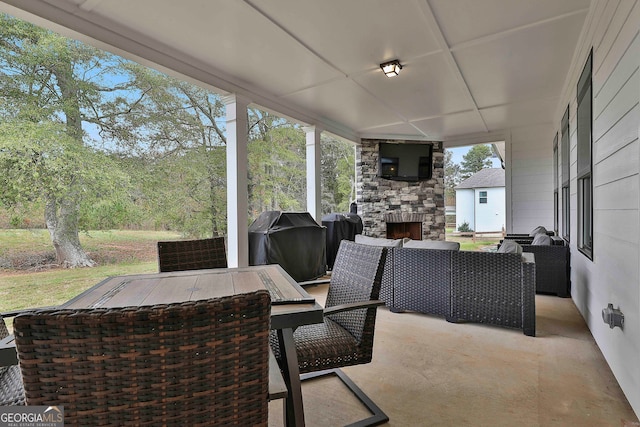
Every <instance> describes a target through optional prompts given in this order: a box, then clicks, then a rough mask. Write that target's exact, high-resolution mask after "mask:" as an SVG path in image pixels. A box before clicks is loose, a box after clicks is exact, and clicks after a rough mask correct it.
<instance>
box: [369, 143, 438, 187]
mask: <svg viewBox="0 0 640 427" xmlns="http://www.w3.org/2000/svg"><path fill="white" fill-rule="evenodd" d="M378 149H379V150H378V159H379V160H378V176H379V177H381V178H385V179H392V180H395V181H426V180H429V179H431V174H432V169H433V168H432V165H433V145H432V144H428V143H424V144H393V143H386V142H381V143H380V144H379V146H378Z"/></svg>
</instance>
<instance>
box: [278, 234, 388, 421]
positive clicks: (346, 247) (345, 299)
mask: <svg viewBox="0 0 640 427" xmlns="http://www.w3.org/2000/svg"><path fill="white" fill-rule="evenodd" d="M385 256H386V248H383V247H379V246H367V245H363V244H359V243H354V242H351V241H347V240H343V241H342V242H341V243H340V247H339V249H338V253H337V255H336V260H335V263H334V265H333V271H332V274H331V281H330V282H329V292H328V294H327V299H326V304H325V310H324V315H325V317H324V322H323V323H319V324H313V325H305V326H301V327H299V328H298V329H296V330H295V332H294V334H293V337H294V341H295V344H296V353H297V356H298V365H299V368H300V373H301V374H302V375H301V376H300V379H301V380H302V381H304V380H308V379H312V378H317V377H321V376H325V375H336V376H337V377H338V378H339V379H340V380H341V381H342V382H343V383H344V384H345V385H346V386H347V387H348V388H349V389H350V390H351V391H352V392H353V393H354V394H355V395H356V397H358V399H359V400H360V401H361V402H362V403H363V404H364V405H365V406H366V407H367V409H369V411H370V412H371V413H372V416H371V417H369V418H366V419H364V420H361V421H360V422H358V423H355V424H354V425H359V426H368V425H378V424H381V423H384V422H387V421H388V420H389V417H387V415H386V414H385V413H384V412H383V411H382V410H381V409H380V408H379V407H378V406H377V405H376V404H375V403H374V402H373V401H372V400H371V399H370V398H369V397H368V396H367V395H366V394H365V393H364V392H363V391H362V390H361V389H360V388H359V387H358V386H357V385H356V384H355V383H354V382H353V381H352V380H351V379H350V378H349V377H348V376H347V375H346V374H345V373H344V372H342V370H340V369H339V368H341V367H345V366H351V365H358V364H364V363H369V362H371V359H372V355H373V337H374V329H375V321H376V312H377V307H378V306H379V305H384V302H382V301H379V300H378V297H379V293H380V285H381V281H382V273H383V268H384V265H385ZM278 344H279V343H278V338H277V335H276V334H275V333H274V332H272V333H271V347H272V349H273V351H274V353H275V354H276V358H280V354H279V345H278Z"/></svg>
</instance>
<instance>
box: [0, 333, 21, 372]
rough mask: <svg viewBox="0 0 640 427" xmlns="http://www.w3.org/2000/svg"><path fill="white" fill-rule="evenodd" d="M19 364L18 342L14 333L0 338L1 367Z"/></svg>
mask: <svg viewBox="0 0 640 427" xmlns="http://www.w3.org/2000/svg"><path fill="white" fill-rule="evenodd" d="M17 364H18V354H17V353H16V342H15V340H14V338H13V335H9V336H6V337H4V338H2V339H0V367H3V366H11V365H17Z"/></svg>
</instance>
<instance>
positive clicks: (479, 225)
mask: <svg viewBox="0 0 640 427" xmlns="http://www.w3.org/2000/svg"><path fill="white" fill-rule="evenodd" d="M481 191H486V192H487V203H480V192H481ZM475 193H476V194H475V209H476V220H475V223H476V228H474V230H475V231H478V232H481V231H501V230H502V228H503V227H504V225H505V224H504V219H505V215H504V212H505V209H504V187H496V188H476V189H475Z"/></svg>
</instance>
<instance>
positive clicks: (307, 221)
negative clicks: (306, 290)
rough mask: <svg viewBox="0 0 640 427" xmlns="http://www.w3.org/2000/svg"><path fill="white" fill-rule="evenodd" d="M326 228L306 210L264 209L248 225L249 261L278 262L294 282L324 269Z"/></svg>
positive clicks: (322, 271)
mask: <svg viewBox="0 0 640 427" xmlns="http://www.w3.org/2000/svg"><path fill="white" fill-rule="evenodd" d="M325 233H326V231H325V228H324V227H322V226H320V225H318V223H317V222H316V221H315V220H314V219H313V217H312V216H311V215H310V214H309V212H281V211H267V212H263V213H261V214H260V216H259V217H258V218H257V219H256V220H255V221H254V222H253V224H251V225H250V226H249V265H265V264H280V266H282V268H284V270H285V271H286V272H287V273H289V275H290V276H291V277H293V279H294V280H295V281H297V282H302V281H305V280H313V279H316V278H318V277H320V276H323V275H324V274H326V272H327V256H326V253H325V251H326V248H325V241H326V237H325V236H326V234H325Z"/></svg>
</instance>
